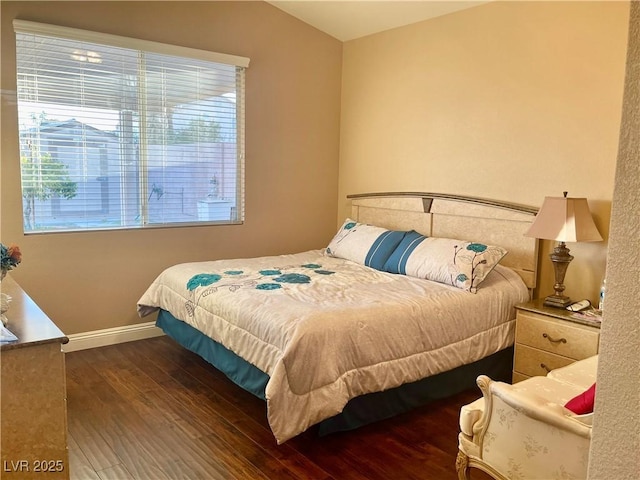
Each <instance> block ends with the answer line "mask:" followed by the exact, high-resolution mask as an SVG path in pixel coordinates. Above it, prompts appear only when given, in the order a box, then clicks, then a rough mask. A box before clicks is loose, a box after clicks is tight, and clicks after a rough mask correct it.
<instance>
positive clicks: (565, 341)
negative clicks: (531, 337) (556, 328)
mask: <svg viewBox="0 0 640 480" xmlns="http://www.w3.org/2000/svg"><path fill="white" fill-rule="evenodd" d="M542 336H543V337H544V338H546V339H547V340H549V341H550V342H551V343H567V339H566V338H564V337H562V338H553V337H552V336H551V335H547V334H546V333H543V334H542Z"/></svg>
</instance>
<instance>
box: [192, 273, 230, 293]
mask: <svg viewBox="0 0 640 480" xmlns="http://www.w3.org/2000/svg"><path fill="white" fill-rule="evenodd" d="M221 278H222V276H220V275H218V274H217V273H199V274H197V275H194V276H193V277H191V278H190V279H189V281H188V282H187V290H189V291H192V290H195V289H196V288H198V287H208V286H209V285H211V284H212V283H216V282H217V281H219V280H220V279H221Z"/></svg>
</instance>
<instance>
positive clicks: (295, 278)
mask: <svg viewBox="0 0 640 480" xmlns="http://www.w3.org/2000/svg"><path fill="white" fill-rule="evenodd" d="M273 280H274V281H276V282H281V283H311V277H309V276H307V275H303V274H301V273H285V274H284V275H280V276H279V277H276V278H274V279H273Z"/></svg>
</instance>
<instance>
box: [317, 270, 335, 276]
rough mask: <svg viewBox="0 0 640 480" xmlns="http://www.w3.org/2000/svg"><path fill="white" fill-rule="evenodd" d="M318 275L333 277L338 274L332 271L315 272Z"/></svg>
mask: <svg viewBox="0 0 640 480" xmlns="http://www.w3.org/2000/svg"><path fill="white" fill-rule="evenodd" d="M314 272H315V273H317V274H318V275H333V274H334V273H336V272H332V271H331V270H314Z"/></svg>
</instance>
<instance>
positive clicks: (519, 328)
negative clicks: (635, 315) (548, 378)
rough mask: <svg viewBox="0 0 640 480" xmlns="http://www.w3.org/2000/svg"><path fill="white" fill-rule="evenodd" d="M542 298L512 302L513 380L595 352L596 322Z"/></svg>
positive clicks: (544, 373)
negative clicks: (546, 302) (514, 307)
mask: <svg viewBox="0 0 640 480" xmlns="http://www.w3.org/2000/svg"><path fill="white" fill-rule="evenodd" d="M543 302H544V300H543V299H539V300H533V301H531V302H528V303H523V304H520V305H516V311H517V314H516V338H515V353H514V359H513V383H516V382H519V381H521V380H524V379H526V378H528V377H533V376H536V375H546V374H547V373H548V372H549V371H550V370H553V369H555V368H559V367H564V366H565V365H569V364H570V363H573V362H575V361H576V360H582V359H583V358H587V357H590V356H592V355H595V354H596V353H598V345H599V342H600V323H599V322H596V321H593V320H589V319H582V318H575V317H574V316H572V312H569V311H568V310H566V309H563V308H556V307H546V306H544V305H543Z"/></svg>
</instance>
